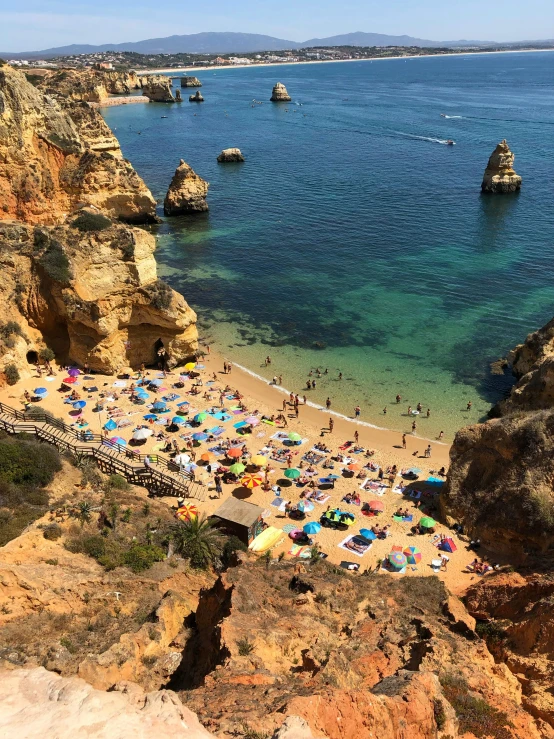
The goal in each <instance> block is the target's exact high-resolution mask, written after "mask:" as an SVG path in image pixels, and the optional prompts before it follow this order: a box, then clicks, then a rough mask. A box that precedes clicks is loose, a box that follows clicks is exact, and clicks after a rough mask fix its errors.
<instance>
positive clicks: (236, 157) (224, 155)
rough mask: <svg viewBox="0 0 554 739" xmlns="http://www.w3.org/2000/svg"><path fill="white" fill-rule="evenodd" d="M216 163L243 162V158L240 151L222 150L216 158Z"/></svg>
mask: <svg viewBox="0 0 554 739" xmlns="http://www.w3.org/2000/svg"><path fill="white" fill-rule="evenodd" d="M217 161H218V162H220V163H221V162H244V157H243V155H242V152H241V150H240V149H223V151H222V152H221V154H220V155H219V156H218V157H217Z"/></svg>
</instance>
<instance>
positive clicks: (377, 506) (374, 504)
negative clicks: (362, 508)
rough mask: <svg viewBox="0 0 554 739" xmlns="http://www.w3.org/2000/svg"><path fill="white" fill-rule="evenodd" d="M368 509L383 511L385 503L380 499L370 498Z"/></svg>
mask: <svg viewBox="0 0 554 739" xmlns="http://www.w3.org/2000/svg"><path fill="white" fill-rule="evenodd" d="M368 506H369V508H370V510H372V511H384V510H385V504H384V503H383V501H382V500H370V501H369V503H368Z"/></svg>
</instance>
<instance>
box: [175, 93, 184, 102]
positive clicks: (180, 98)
mask: <svg viewBox="0 0 554 739" xmlns="http://www.w3.org/2000/svg"><path fill="white" fill-rule="evenodd" d="M175 102H176V103H182V102H183V98H182V97H181V90H175Z"/></svg>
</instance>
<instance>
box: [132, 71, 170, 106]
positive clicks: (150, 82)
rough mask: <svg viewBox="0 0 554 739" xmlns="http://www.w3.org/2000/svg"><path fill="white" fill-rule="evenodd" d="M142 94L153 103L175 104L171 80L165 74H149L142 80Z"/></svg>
mask: <svg viewBox="0 0 554 739" xmlns="http://www.w3.org/2000/svg"><path fill="white" fill-rule="evenodd" d="M140 85H141V87H142V94H143V95H145V96H146V97H147V98H148V99H149V100H150V102H151V103H174V102H175V98H174V97H173V93H172V91H171V80H170V79H169V77H166V76H165V75H163V74H149V75H146V76H145V77H141V78H140Z"/></svg>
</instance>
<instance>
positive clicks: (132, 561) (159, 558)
mask: <svg viewBox="0 0 554 739" xmlns="http://www.w3.org/2000/svg"><path fill="white" fill-rule="evenodd" d="M164 559H165V553H164V551H163V550H162V549H161V548H160V547H157V546H155V545H153V544H137V543H136V542H135V543H134V544H133V545H132V546H131V548H130V549H129V550H128V551H127V552H125V555H124V557H123V561H124V563H125V564H126V565H127V567H129V569H131V570H133V572H143V571H144V570H148V569H149V568H150V567H152V565H153V564H154V563H155V562H163V560H164Z"/></svg>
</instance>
